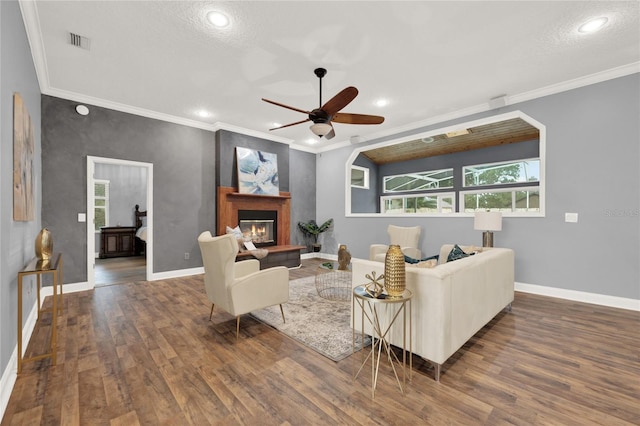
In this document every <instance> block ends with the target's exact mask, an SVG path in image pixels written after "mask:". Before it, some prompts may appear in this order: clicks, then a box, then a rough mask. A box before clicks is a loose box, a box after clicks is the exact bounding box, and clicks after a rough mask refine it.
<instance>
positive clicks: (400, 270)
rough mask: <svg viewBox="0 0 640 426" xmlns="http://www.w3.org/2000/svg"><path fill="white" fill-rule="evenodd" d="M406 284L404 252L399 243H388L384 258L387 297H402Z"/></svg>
mask: <svg viewBox="0 0 640 426" xmlns="http://www.w3.org/2000/svg"><path fill="white" fill-rule="evenodd" d="M406 285H407V283H406V280H405V266H404V254H403V253H402V250H401V249H400V246H399V245H395V244H394V245H390V246H389V249H388V250H387V254H386V256H385V258H384V288H385V290H387V294H388V295H389V297H402V294H403V293H404V289H405V287H406Z"/></svg>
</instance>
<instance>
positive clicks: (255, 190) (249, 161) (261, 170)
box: [236, 147, 280, 195]
mask: <svg viewBox="0 0 640 426" xmlns="http://www.w3.org/2000/svg"><path fill="white" fill-rule="evenodd" d="M236 155H237V158H238V162H237V164H238V192H239V193H241V194H258V195H280V188H279V184H278V156H277V155H276V154H272V153H269V152H264V151H257V150H254V149H250V148H240V147H236Z"/></svg>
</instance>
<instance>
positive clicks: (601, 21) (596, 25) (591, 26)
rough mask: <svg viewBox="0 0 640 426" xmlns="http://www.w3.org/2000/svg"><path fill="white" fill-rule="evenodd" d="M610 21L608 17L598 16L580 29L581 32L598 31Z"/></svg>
mask: <svg viewBox="0 0 640 426" xmlns="http://www.w3.org/2000/svg"><path fill="white" fill-rule="evenodd" d="M607 21H609V19H607V18H596V19H592V20H590V21H588V22H586V23H584V24H582V25H580V28H578V31H579V32H581V33H593V32H595V31H598V30H599V29H600V28H602V27H604V25H605V24H606V23H607Z"/></svg>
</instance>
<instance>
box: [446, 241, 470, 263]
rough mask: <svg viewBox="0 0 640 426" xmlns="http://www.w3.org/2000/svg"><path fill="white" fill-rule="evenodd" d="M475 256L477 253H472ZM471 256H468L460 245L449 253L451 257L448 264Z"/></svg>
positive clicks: (448, 258) (448, 257)
mask: <svg viewBox="0 0 640 426" xmlns="http://www.w3.org/2000/svg"><path fill="white" fill-rule="evenodd" d="M472 254H475V253H472ZM469 256H471V254H467V253H465V252H464V250H462V249H461V248H460V246H459V245H457V244H456V245H455V246H453V248H452V249H451V251H450V252H449V256H447V262H451V261H454V260H458V259H464V258H465V257H469Z"/></svg>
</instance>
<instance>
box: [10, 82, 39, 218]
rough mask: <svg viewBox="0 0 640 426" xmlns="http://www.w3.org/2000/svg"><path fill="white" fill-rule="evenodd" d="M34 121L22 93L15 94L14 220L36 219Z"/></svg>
mask: <svg viewBox="0 0 640 426" xmlns="http://www.w3.org/2000/svg"><path fill="white" fill-rule="evenodd" d="M34 139H35V132H34V128H33V122H32V121H31V116H30V115H29V111H27V107H26V106H25V104H24V101H23V100H22V96H20V93H17V92H16V93H14V94H13V220H14V221H17V222H28V221H32V220H34V210H35V206H34V204H35V201H34V191H35V188H34V176H33V173H34V172H33V162H34V145H35V142H34Z"/></svg>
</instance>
